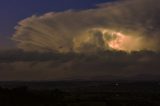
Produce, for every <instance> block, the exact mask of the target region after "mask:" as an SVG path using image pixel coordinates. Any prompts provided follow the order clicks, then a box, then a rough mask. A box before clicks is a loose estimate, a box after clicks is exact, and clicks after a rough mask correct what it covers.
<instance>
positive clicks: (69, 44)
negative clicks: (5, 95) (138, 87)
mask: <svg viewBox="0 0 160 106" xmlns="http://www.w3.org/2000/svg"><path fill="white" fill-rule="evenodd" d="M159 4H160V0H37V1H36V0H1V1H0V13H1V17H0V80H3V81H4V80H5V81H6V80H7V81H8V80H9V81H10V80H11V81H13V80H20V81H21V80H25V81H33V80H36V81H37V80H159V79H160V65H159V64H160V60H159V58H160V46H159V45H160V20H159V19H160V15H159V13H160V6H159Z"/></svg>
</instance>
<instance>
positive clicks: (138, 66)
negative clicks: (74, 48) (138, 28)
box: [0, 50, 160, 80]
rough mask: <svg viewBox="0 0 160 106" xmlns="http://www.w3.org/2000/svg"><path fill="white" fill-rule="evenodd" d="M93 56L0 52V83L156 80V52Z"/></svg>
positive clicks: (108, 53)
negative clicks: (0, 81)
mask: <svg viewBox="0 0 160 106" xmlns="http://www.w3.org/2000/svg"><path fill="white" fill-rule="evenodd" d="M97 54H98V55H97ZM97 54H92V55H86V54H75V53H68V54H60V53H50V52H48V53H36V52H23V51H20V50H15V51H6V52H1V53H0V80H115V79H125V80H151V79H159V77H158V76H159V75H160V65H159V64H160V60H159V58H160V54H159V53H155V52H150V51H141V52H132V53H130V54H128V53H125V52H120V51H119V52H117V51H105V52H99V53H97Z"/></svg>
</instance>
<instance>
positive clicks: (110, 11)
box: [12, 0, 160, 53]
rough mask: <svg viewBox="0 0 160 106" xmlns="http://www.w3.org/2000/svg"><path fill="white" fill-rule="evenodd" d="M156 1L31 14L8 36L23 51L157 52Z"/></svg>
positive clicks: (158, 9)
mask: <svg viewBox="0 0 160 106" xmlns="http://www.w3.org/2000/svg"><path fill="white" fill-rule="evenodd" d="M159 4H160V1H159V0H122V1H117V2H114V3H110V4H108V3H107V4H101V5H99V7H97V8H96V9H89V10H82V11H72V10H69V11H64V12H50V13H46V14H44V15H42V16H36V15H33V16H32V17H28V18H27V19H24V20H22V21H20V22H19V25H18V26H17V27H16V30H17V31H16V33H15V34H14V36H13V38H12V39H13V40H14V41H16V43H17V47H18V48H21V49H23V50H25V51H40V52H48V51H52V52H60V53H68V52H78V53H93V52H98V51H105V50H122V51H126V52H131V51H140V50H151V51H159V50H160V47H158V45H159V44H160V40H159V39H160V20H159V19H160V15H159V13H160V6H159Z"/></svg>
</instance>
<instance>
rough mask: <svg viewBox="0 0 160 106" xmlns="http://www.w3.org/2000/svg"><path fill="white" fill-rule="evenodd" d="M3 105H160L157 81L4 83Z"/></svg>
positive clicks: (0, 92)
mask: <svg viewBox="0 0 160 106" xmlns="http://www.w3.org/2000/svg"><path fill="white" fill-rule="evenodd" d="M0 86H1V87H0V106H160V83H159V82H158V81H156V82H155V81H154V82H117V81H116V82H104V81H92V82H84V81H75V82H73V81H72V82H0Z"/></svg>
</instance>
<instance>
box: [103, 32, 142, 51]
mask: <svg viewBox="0 0 160 106" xmlns="http://www.w3.org/2000/svg"><path fill="white" fill-rule="evenodd" d="M103 36H104V41H105V43H106V45H107V46H109V47H110V48H111V49H114V50H119V51H126V52H131V51H139V50H141V48H142V42H143V39H142V38H141V37H139V36H131V35H125V34H123V33H121V32H115V31H111V30H103ZM108 38H109V39H108Z"/></svg>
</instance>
